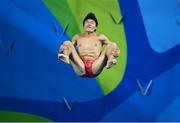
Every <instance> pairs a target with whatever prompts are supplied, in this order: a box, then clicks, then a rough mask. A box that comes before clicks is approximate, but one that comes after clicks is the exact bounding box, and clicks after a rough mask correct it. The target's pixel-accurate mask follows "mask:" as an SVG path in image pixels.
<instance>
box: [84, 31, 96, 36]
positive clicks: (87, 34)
mask: <svg viewBox="0 0 180 123" xmlns="http://www.w3.org/2000/svg"><path fill="white" fill-rule="evenodd" d="M95 34H96V32H85V35H86V36H93V35H95Z"/></svg>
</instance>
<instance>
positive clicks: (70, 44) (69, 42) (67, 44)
mask: <svg viewBox="0 0 180 123" xmlns="http://www.w3.org/2000/svg"><path fill="white" fill-rule="evenodd" d="M63 45H64V46H68V47H73V43H72V42H71V41H64V43H63Z"/></svg>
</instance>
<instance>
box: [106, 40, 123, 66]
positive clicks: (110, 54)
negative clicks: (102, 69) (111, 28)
mask: <svg viewBox="0 0 180 123" xmlns="http://www.w3.org/2000/svg"><path fill="white" fill-rule="evenodd" d="M119 53H120V50H119V49H118V47H117V45H116V44H115V43H112V44H109V46H108V48H107V52H106V56H107V58H108V60H107V64H106V68H111V67H112V66H113V65H115V64H116V62H117V61H116V59H115V58H116V57H118V56H119Z"/></svg>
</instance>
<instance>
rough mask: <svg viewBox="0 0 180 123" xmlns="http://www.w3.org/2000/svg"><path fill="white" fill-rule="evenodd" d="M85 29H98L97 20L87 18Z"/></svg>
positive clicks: (89, 30) (87, 30)
mask: <svg viewBox="0 0 180 123" xmlns="http://www.w3.org/2000/svg"><path fill="white" fill-rule="evenodd" d="M84 30H85V31H86V32H94V31H95V30H96V22H95V21H94V20H92V19H87V20H86V21H85V23H84Z"/></svg>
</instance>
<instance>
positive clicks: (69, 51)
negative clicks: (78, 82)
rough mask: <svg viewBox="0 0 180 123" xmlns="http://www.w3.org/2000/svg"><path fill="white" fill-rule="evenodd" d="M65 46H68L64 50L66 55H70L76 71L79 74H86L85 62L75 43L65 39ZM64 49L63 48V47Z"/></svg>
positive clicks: (70, 60) (70, 61) (69, 57)
mask: <svg viewBox="0 0 180 123" xmlns="http://www.w3.org/2000/svg"><path fill="white" fill-rule="evenodd" d="M63 47H66V48H65V49H64V50H62V51H63V53H65V54H64V55H66V56H68V59H69V63H70V64H71V65H72V67H73V69H74V71H75V72H76V74H78V75H83V74H85V67H84V63H83V61H82V60H81V58H80V57H79V55H78V54H77V52H76V50H75V48H74V45H73V44H72V42H70V41H65V42H64V44H63ZM62 49H63V48H62Z"/></svg>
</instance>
